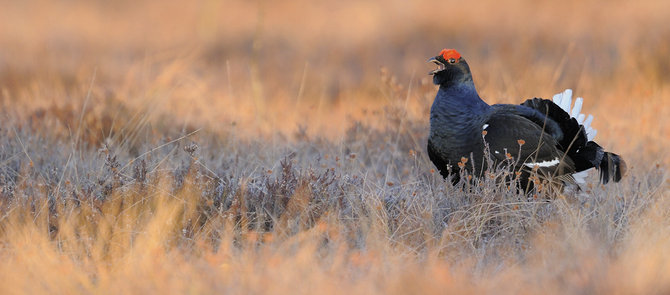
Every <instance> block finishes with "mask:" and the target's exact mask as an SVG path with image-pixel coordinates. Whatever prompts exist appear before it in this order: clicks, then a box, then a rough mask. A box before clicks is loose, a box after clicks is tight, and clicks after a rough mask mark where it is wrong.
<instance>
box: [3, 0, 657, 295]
mask: <svg viewBox="0 0 670 295" xmlns="http://www.w3.org/2000/svg"><path fill="white" fill-rule="evenodd" d="M2 2H3V3H2V5H1V6H2V9H1V10H0V118H1V120H2V122H3V123H2V125H0V213H1V215H0V257H1V258H0V293H2V294H24V293H28V294H34V293H50V294H76V293H121V294H132V293H137V294H144V293H158V292H160V293H194V294H197V293H205V294H210V293H215V292H219V293H220V292H226V293H234V294H259V293H270V294H282V293H289V294H296V293H323V294H327V293H332V294H345V293H352V294H373V293H378V294H406V293H416V294H429V293H433V294H437V293H439V294H444V293H477V294H479V293H492V294H501V293H502V294H523V293H529V294H537V293H543V294H565V293H579V294H593V293H601V294H614V293H619V294H631V293H632V294H667V293H668V292H670V209H669V208H670V190H669V188H670V187H669V186H670V184H669V180H668V174H667V165H668V164H670V159H668V157H667V152H666V149H667V148H668V146H669V145H670V139H669V138H670V121H669V120H670V119H669V118H670V108H668V107H667V104H668V102H670V87H669V86H670V83H668V77H669V76H670V47H669V46H670V45H669V44H670V26H668V21H667V20H668V19H670V3H669V2H668V1H654V0H648V1H638V2H635V3H633V2H630V3H629V2H624V1H587V2H586V3H584V1H574V0H568V1H560V2H558V1H554V2H547V1H526V0H514V1H508V2H506V3H505V4H504V5H503V4H501V3H500V2H498V1H481V2H477V3H468V4H466V3H461V2H457V1H446V2H445V1H434V2H433V1H412V2H411V4H409V3H407V1H393V0H392V1H385V2H384V3H383V4H380V3H376V2H372V1H324V2H321V1H307V0H305V1H302V0H301V1H263V0H258V1H223V0H221V1H219V0H202V1H190V2H188V3H186V2H184V1H172V0H168V1H111V2H110V1H79V0H75V1H65V2H63V1H38V0H31V1H11V2H9V1H7V2H5V1H2ZM443 47H454V48H457V49H458V50H459V51H460V52H462V53H463V55H464V56H465V57H466V58H467V59H468V61H469V63H470V65H471V67H472V69H473V71H474V75H475V80H476V84H477V86H478V88H479V91H480V94H481V95H482V96H483V97H484V98H486V99H487V100H488V101H489V102H509V103H513V102H520V101H521V100H522V99H525V98H530V97H532V96H544V97H547V96H549V95H551V94H553V93H556V92H558V91H561V90H562V89H564V88H573V89H574V90H575V93H576V94H577V95H580V96H584V97H585V98H586V102H585V110H586V111H587V112H591V113H593V114H594V115H595V117H596V120H595V123H594V125H595V128H597V129H599V134H598V141H599V142H600V143H601V144H602V145H603V146H605V147H607V148H608V149H609V150H612V151H616V152H619V153H621V154H622V155H623V156H624V158H625V159H626V160H627V161H628V163H629V168H630V170H629V175H628V176H627V177H626V178H625V179H624V180H623V181H622V182H621V183H619V184H613V185H607V186H602V185H600V184H598V183H597V179H596V177H593V176H592V177H591V179H590V180H589V183H588V184H587V185H586V186H585V187H584V194H580V195H576V196H573V195H567V196H564V195H552V196H547V195H541V196H536V197H533V196H530V197H525V196H522V195H519V194H518V193H517V192H515V191H514V188H505V187H500V186H498V185H496V183H495V181H493V180H491V179H484V180H482V181H481V182H476V183H474V184H472V185H466V184H462V185H457V186H452V185H451V184H449V183H447V182H445V181H443V180H442V179H441V178H440V177H439V175H437V173H435V172H434V171H433V170H432V169H433V166H432V164H431V163H430V162H429V161H428V159H427V157H426V155H425V147H424V146H425V140H426V135H427V129H428V109H429V107H430V103H431V102H432V98H433V96H434V93H435V88H434V86H433V85H432V84H431V83H430V80H429V79H428V78H429V77H427V75H425V73H426V72H427V71H428V70H430V69H431V67H430V66H429V65H425V62H424V61H425V60H426V59H427V58H428V57H430V56H431V55H434V54H435V53H437V52H439V50H440V49H441V48H443ZM548 199H549V200H551V201H548Z"/></svg>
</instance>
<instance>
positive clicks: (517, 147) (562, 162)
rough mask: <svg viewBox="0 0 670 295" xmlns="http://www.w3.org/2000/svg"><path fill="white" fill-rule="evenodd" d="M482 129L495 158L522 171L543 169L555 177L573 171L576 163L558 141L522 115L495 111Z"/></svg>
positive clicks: (490, 151)
mask: <svg viewBox="0 0 670 295" xmlns="http://www.w3.org/2000/svg"><path fill="white" fill-rule="evenodd" d="M482 129H483V134H484V140H485V142H486V144H487V145H488V147H489V153H490V154H491V156H492V158H493V159H496V160H499V161H510V160H511V161H513V162H514V163H515V166H517V167H519V168H528V169H540V170H541V171H543V172H545V173H547V174H553V175H563V174H567V173H572V172H573V171H574V163H572V160H571V159H570V158H568V157H566V156H565V154H564V153H563V152H562V151H560V150H559V149H558V148H557V147H556V144H557V141H556V139H555V138H554V137H553V136H552V135H550V134H548V133H547V132H546V131H545V130H543V129H542V126H538V124H536V123H535V122H533V121H531V120H529V119H527V118H525V117H523V116H520V115H517V114H514V113H508V112H495V113H493V114H492V115H491V116H490V117H489V118H488V119H487V120H486V123H485V124H484V125H483V126H482Z"/></svg>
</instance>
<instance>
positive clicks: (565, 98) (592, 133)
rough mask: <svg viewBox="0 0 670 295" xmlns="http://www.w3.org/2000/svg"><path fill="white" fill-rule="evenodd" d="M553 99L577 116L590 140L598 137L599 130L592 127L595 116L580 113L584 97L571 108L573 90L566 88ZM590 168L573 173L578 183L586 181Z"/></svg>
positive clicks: (579, 98) (572, 115) (571, 114)
mask: <svg viewBox="0 0 670 295" xmlns="http://www.w3.org/2000/svg"><path fill="white" fill-rule="evenodd" d="M553 101H554V103H555V104H556V105H558V106H559V107H561V109H563V110H564V111H565V112H566V113H568V114H570V116H571V117H573V118H575V119H576V120H577V123H579V124H581V125H582V126H583V127H584V131H585V132H586V138H587V139H588V140H589V141H591V140H593V139H594V138H595V137H596V134H597V133H598V130H595V129H593V127H591V123H592V122H593V116H592V115H588V116H586V115H584V114H582V113H580V112H581V111H582V106H583V105H584V99H583V98H581V97H577V98H576V99H575V105H574V106H572V109H571V108H570V106H571V105H572V90H571V89H566V90H565V91H563V92H561V93H558V94H555V95H554V97H553ZM589 170H590V169H589ZM589 170H586V171H582V172H579V173H573V174H572V177H573V178H574V179H575V182H576V183H577V184H584V183H586V181H585V179H586V177H587V176H588V171H589Z"/></svg>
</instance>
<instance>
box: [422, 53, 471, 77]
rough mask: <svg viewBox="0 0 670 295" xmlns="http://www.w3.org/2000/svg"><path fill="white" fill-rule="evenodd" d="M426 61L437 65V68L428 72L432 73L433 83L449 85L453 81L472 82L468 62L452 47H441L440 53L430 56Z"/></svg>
mask: <svg viewBox="0 0 670 295" xmlns="http://www.w3.org/2000/svg"><path fill="white" fill-rule="evenodd" d="M428 62H432V63H434V64H435V65H437V69H435V70H433V71H431V72H429V73H428V74H429V75H433V83H435V84H436V85H441V86H450V85H452V84H455V83H461V82H468V81H470V82H472V74H471V73H470V67H469V66H468V63H467V62H465V59H464V58H463V57H461V54H460V53H458V51H456V50H454V49H442V51H440V54H438V55H437V56H435V57H431V58H430V59H429V60H428Z"/></svg>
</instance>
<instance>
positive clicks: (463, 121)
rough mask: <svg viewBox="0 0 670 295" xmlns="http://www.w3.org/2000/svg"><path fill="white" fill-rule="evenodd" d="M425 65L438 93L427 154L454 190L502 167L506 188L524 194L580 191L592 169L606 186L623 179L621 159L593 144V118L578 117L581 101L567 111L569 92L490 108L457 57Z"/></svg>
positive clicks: (451, 53) (445, 53)
mask: <svg viewBox="0 0 670 295" xmlns="http://www.w3.org/2000/svg"><path fill="white" fill-rule="evenodd" d="M428 62H431V63H434V64H435V65H436V66H437V68H436V69H435V70H433V71H431V72H429V75H432V78H433V83H434V84H436V85H439V89H438V91H437V94H436V96H435V100H434V101H433V104H432V106H431V108H430V132H429V136H428V142H427V152H428V156H429V158H430V160H431V161H432V162H433V164H434V165H435V167H436V168H437V169H438V170H439V172H440V174H441V175H442V176H443V177H444V178H445V179H447V178H451V181H452V183H454V184H456V183H458V182H459V181H460V180H461V176H462V175H465V174H463V172H467V173H468V175H472V176H474V177H477V178H481V177H482V176H484V175H485V173H486V171H487V169H491V168H496V167H501V165H507V167H510V169H513V172H514V173H509V174H508V177H507V178H508V180H509V177H510V176H509V175H511V177H512V178H513V179H518V183H519V185H520V186H521V187H522V188H524V189H526V190H529V189H532V188H533V187H536V186H538V184H541V183H549V184H555V185H557V186H558V187H559V188H562V187H563V186H565V185H567V184H576V185H577V186H578V187H579V184H582V183H584V178H585V177H586V173H587V171H588V170H589V169H591V168H595V169H597V170H598V171H599V172H600V173H599V175H600V177H599V178H600V182H601V183H603V184H606V183H608V182H610V181H613V182H619V181H620V180H621V179H622V177H623V176H624V175H625V172H626V163H625V161H624V160H623V159H622V157H621V156H619V155H617V154H614V153H611V152H607V151H605V150H604V149H603V147H601V146H600V145H598V144H597V143H596V142H594V141H593V139H594V138H595V135H596V133H597V131H596V130H595V129H593V127H592V126H591V123H592V121H593V116H591V115H589V116H588V117H587V116H585V115H584V114H582V113H580V112H581V109H582V105H583V99H582V98H581V97H578V98H577V99H576V100H575V103H574V106H572V90H570V89H567V90H565V91H563V92H561V93H559V94H556V95H554V96H553V98H552V100H549V99H542V98H537V97H536V98H532V99H528V100H526V101H524V102H523V103H521V104H519V105H515V104H493V105H489V104H488V103H486V102H485V101H484V100H483V99H482V98H481V97H480V96H479V94H478V93H477V90H476V89H475V84H474V82H473V79H472V73H471V71H470V67H469V66H468V63H467V62H466V60H465V59H464V58H463V57H462V56H461V54H460V53H459V52H458V51H456V50H455V49H443V50H442V51H441V52H440V53H439V54H438V55H437V56H434V57H432V58H430V59H429V60H428ZM571 106H572V108H571ZM491 175H493V174H491Z"/></svg>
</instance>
